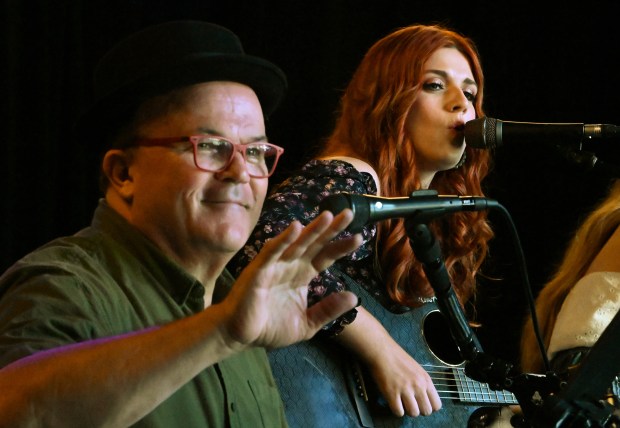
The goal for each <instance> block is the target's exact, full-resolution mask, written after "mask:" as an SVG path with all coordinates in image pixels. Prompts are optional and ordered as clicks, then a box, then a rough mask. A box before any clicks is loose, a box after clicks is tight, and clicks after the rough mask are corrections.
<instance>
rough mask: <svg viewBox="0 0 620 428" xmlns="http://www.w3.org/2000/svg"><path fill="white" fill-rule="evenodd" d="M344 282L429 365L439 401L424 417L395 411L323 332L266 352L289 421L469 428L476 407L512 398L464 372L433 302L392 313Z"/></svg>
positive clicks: (318, 426)
mask: <svg viewBox="0 0 620 428" xmlns="http://www.w3.org/2000/svg"><path fill="white" fill-rule="evenodd" d="M349 288H350V289H351V291H353V292H355V293H356V294H357V295H358V296H360V297H361V298H362V305H363V306H364V307H365V308H366V309H367V310H368V311H369V312H370V313H372V314H373V315H374V316H375V317H376V318H377V319H378V320H379V321H381V322H382V323H383V325H384V326H385V327H386V329H387V330H388V331H389V332H390V334H391V335H392V337H393V338H394V339H395V340H396V341H397V342H398V343H399V344H400V345H401V346H402V347H403V349H405V350H406V351H407V352H408V353H409V354H410V355H411V356H412V357H413V358H414V359H415V360H416V361H417V362H418V363H419V364H420V365H422V366H423V367H424V368H425V369H426V370H427V372H428V373H429V374H430V376H431V378H432V379H433V383H434V384H435V387H436V388H437V391H438V393H439V395H440V397H441V400H442V404H443V406H442V408H441V410H439V411H437V412H434V413H433V414H432V415H430V416H419V417H417V418H412V417H408V416H405V417H402V418H399V417H397V416H394V415H393V414H392V413H391V411H390V410H389V408H388V407H387V404H386V403H385V400H384V399H383V398H382V397H381V395H380V394H379V392H378V391H377V388H376V387H375V385H374V384H373V381H372V378H371V377H370V375H369V374H367V373H366V372H365V370H364V369H363V368H362V367H361V365H360V364H358V362H357V361H356V360H355V358H354V357H353V356H352V355H351V353H350V352H349V351H347V350H345V349H344V348H342V347H340V346H338V345H337V344H336V343H335V342H333V341H330V340H329V339H319V338H314V339H312V340H310V341H307V342H300V343H298V344H295V345H291V346H288V347H286V348H280V349H277V350H273V351H270V352H269V359H270V362H271V366H272V369H273V373H274V376H275V379H276V383H277V385H278V387H279V389H280V393H281V396H282V399H283V401H284V406H285V411H286V415H287V420H288V422H289V425H290V427H291V428H310V427H312V428H322V427H326V428H331V427H336V428H348V427H367V428H370V427H377V428H400V427H423V428H424V427H441V428H444V427H467V426H468V423H469V421H470V417H471V416H472V413H473V412H474V411H476V410H477V409H479V408H480V409H481V410H482V408H481V406H485V407H487V406H496V407H498V406H505V405H509V404H518V403H517V399H516V397H515V396H514V395H513V394H512V393H510V392H508V391H497V390H492V389H490V388H489V386H488V385H487V384H483V383H480V382H477V381H475V380H473V379H470V378H468V377H467V376H466V375H465V369H464V361H463V360H462V358H461V357H460V355H459V352H458V348H457V347H456V345H455V344H454V342H453V341H452V337H451V335H450V331H449V327H448V324H447V322H446V320H445V319H444V316H443V315H442V314H441V312H440V311H439V310H438V308H437V305H436V304H435V303H433V302H431V303H427V304H425V305H424V306H422V307H420V308H417V309H413V310H410V311H407V312H405V313H402V314H396V313H393V312H390V311H389V310H387V309H386V308H384V307H383V306H382V305H381V304H380V303H379V302H378V301H377V300H376V299H375V298H373V297H372V296H371V295H370V293H368V292H367V291H366V290H365V289H363V288H362V287H361V286H359V285H358V284H351V283H349Z"/></svg>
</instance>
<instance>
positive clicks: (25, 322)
mask: <svg viewBox="0 0 620 428" xmlns="http://www.w3.org/2000/svg"><path fill="white" fill-rule="evenodd" d="M231 283H232V277H231V276H230V274H228V272H224V273H223V274H222V276H221V277H220V278H219V280H218V285H217V287H216V295H215V296H214V301H218V300H219V299H221V298H222V297H223V296H224V295H225V294H226V292H227V290H228V288H229V286H230V284H231ZM203 295H204V287H203V286H202V284H200V282H198V281H197V280H196V279H195V278H194V277H192V276H190V275H189V274H188V273H187V272H185V271H184V270H183V269H182V268H181V267H180V266H178V265H177V264H176V263H174V262H173V261H171V260H170V259H168V258H166V257H165V256H164V255H163V254H162V253H161V252H160V251H159V250H158V249H157V248H156V247H155V246H154V245H153V244H152V243H151V242H150V241H149V240H148V239H146V237H145V236H144V235H142V234H141V233H140V232H139V231H138V230H136V229H135V228H134V227H133V226H131V225H130V224H129V223H127V222H126V221H125V220H124V219H123V218H122V217H121V216H120V215H118V214H117V213H116V212H115V211H114V210H112V209H111V208H110V207H108V206H107V204H106V203H105V202H104V201H100V203H99V206H98V207H97V209H96V211H95V214H94V217H93V221H92V224H91V226H90V227H88V228H86V229H84V230H82V231H80V232H78V233H77V234H75V235H73V236H70V237H63V238H59V239H56V240H54V241H52V242H50V243H48V244H46V245H44V246H43V247H41V248H39V249H37V250H35V251H34V252H32V253H30V254H29V255H27V256H26V257H24V258H23V259H21V260H19V261H18V262H17V263H16V264H15V265H13V266H12V267H11V268H9V269H8V270H7V271H6V272H5V273H4V275H2V277H0V367H3V366H5V365H7V364H9V363H11V362H12V361H15V360H18V359H20V358H22V357H24V356H27V355H31V354H34V353H36V352H38V351H40V350H43V349H50V348H54V347H58V346H62V345H67V344H71V343H76V342H82V341H85V340H90V339H96V338H102V337H107V336H113V335H118V334H122V333H127V332H132V331H137V330H141V329H144V328H146V327H150V326H153V325H162V324H166V323H168V322H171V321H174V320H178V319H180V318H183V317H187V316H189V315H192V314H195V313H197V312H200V311H201V310H202V309H203V307H204V301H203ZM161 346H166V344H165V343H162V344H161ZM138 357H139V358H145V357H148V356H144V355H140V356H138ZM101 364H102V365H105V361H101ZM92 369H93V372H95V371H97V370H98V368H97V367H93V368H92ZM85 381H86V382H88V380H87V379H85ZM6 393H7V391H3V394H6ZM75 402H76V405H79V397H76V400H75ZM134 426H135V427H147V426H148V427H150V428H158V427H161V428H171V427H183V428H192V427H201V428H204V427H222V428H224V427H244V428H245V427H249V426H251V427H260V426H264V427H285V426H286V421H285V417H284V408H283V405H282V400H281V398H280V395H279V393H278V390H277V387H276V384H275V382H274V379H273V376H272V373H271V369H270V367H269V362H268V359H267V355H266V352H265V350H264V349H251V350H248V351H245V352H242V353H239V354H237V355H234V356H231V357H229V358H227V359H225V360H223V361H221V362H219V363H217V364H215V365H213V366H211V367H208V368H207V369H205V370H204V371H202V372H201V373H200V374H198V375H197V376H196V377H195V378H194V379H193V380H192V381H190V382H189V383H187V384H186V385H184V386H183V387H182V388H180V389H179V390H177V391H176V392H175V393H174V394H173V395H171V396H170V397H169V398H168V399H167V400H165V401H164V402H163V403H161V404H160V405H159V406H158V407H157V408H156V409H155V410H154V411H153V412H151V413H150V414H148V415H147V416H145V417H144V418H143V419H142V420H141V421H139V422H138V423H137V424H135V425H134Z"/></svg>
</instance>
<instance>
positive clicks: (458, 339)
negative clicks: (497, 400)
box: [405, 211, 620, 428]
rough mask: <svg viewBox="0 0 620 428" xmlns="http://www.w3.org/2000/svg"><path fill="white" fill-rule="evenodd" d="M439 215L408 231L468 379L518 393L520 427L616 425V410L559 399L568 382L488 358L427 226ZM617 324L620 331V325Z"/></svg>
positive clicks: (420, 216)
mask: <svg viewBox="0 0 620 428" xmlns="http://www.w3.org/2000/svg"><path fill="white" fill-rule="evenodd" d="M436 215H437V213H433V212H429V211H425V212H424V211H420V212H418V213H416V214H414V215H412V216H410V217H408V218H407V219H406V220H405V228H406V230H407V235H408V237H409V242H410V244H411V248H412V249H413V252H414V254H415V255H416V257H417V259H418V260H419V261H420V262H421V263H422V265H423V268H424V272H425V274H426V277H427V278H428V280H429V282H430V284H431V286H432V288H433V290H434V291H435V296H436V298H437V306H438V307H439V310H440V312H441V313H442V315H444V317H445V318H446V320H447V322H448V324H449V327H450V333H451V335H452V338H453V340H454V342H455V343H456V345H457V347H458V349H459V352H460V354H461V357H463V359H464V360H465V374H466V375H467V376H468V377H470V378H471V379H474V380H477V381H479V382H483V383H487V384H488V385H489V387H490V388H491V389H494V390H507V391H510V392H512V393H513V394H514V395H515V397H516V398H517V401H518V402H519V405H520V407H521V411H522V412H523V415H524V416H525V421H523V423H526V424H527V423H528V422H529V423H530V424H532V425H517V426H532V427H540V428H547V427H550V426H553V427H567V428H568V427H572V428H577V427H604V426H605V425H604V424H605V423H606V422H608V421H609V419H610V415H611V413H612V412H613V408H610V407H606V406H605V405H604V404H602V403H600V402H598V401H596V402H595V403H592V402H590V401H589V400H586V401H580V400H574V399H571V400H570V403H567V402H566V401H567V400H563V399H562V395H561V394H560V395H559V396H558V397H556V395H555V394H557V393H558V392H560V390H561V389H562V388H563V387H564V386H565V382H564V381H563V380H562V379H560V377H559V376H557V375H556V374H555V373H553V372H549V373H547V374H545V375H536V374H524V373H517V372H516V371H515V369H514V366H513V365H512V364H510V363H508V362H505V361H501V360H500V359H497V358H494V357H492V356H489V355H487V354H485V353H484V351H483V349H482V346H481V345H480V342H479V341H478V338H477V337H476V335H475V334H474V332H473V331H472V329H471V327H470V326H469V323H468V322H467V318H466V317H465V314H464V312H463V309H462V307H461V304H460V303H459V301H458V298H457V297H456V293H455V292H454V288H453V287H452V284H451V281H450V277H449V275H448V272H447V270H446V267H445V264H444V261H443V257H442V253H441V249H440V247H439V243H438V242H437V240H436V239H435V236H434V235H433V234H432V232H431V230H430V229H429V228H428V226H427V225H426V224H425V223H426V221H428V220H430V219H432V218H433V217H435V216H436ZM616 318H618V317H616ZM616 324H619V325H620V320H619V321H618V322H616ZM608 336H611V334H608ZM616 337H617V335H616ZM613 343H614V346H616V348H615V349H618V345H615V343H620V342H618V341H617V340H615V341H613ZM616 361H617V360H616ZM606 381H607V382H608V384H609V383H611V380H607V379H606ZM573 389H574V388H573ZM569 390H570V388H569ZM569 392H570V391H569ZM548 398H549V400H547V399H548ZM570 398H574V397H570ZM597 421H598V422H597ZM565 422H569V423H570V425H566V424H564V425H562V424H563V423H565ZM576 423H583V425H576ZM597 423H598V424H597Z"/></svg>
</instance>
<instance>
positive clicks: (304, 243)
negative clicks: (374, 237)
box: [283, 209, 353, 259]
mask: <svg viewBox="0 0 620 428" xmlns="http://www.w3.org/2000/svg"><path fill="white" fill-rule="evenodd" d="M352 220H353V212H352V211H351V210H350V209H345V210H343V211H342V212H341V213H339V214H338V215H337V216H335V217H334V215H333V214H332V213H331V212H329V211H323V212H322V213H321V214H319V216H318V217H316V218H315V219H314V220H313V221H312V222H311V223H310V224H309V225H308V226H306V228H305V229H304V231H303V232H302V234H301V235H300V237H299V238H298V239H297V241H296V242H295V244H293V245H291V246H290V248H288V249H287V250H286V251H285V253H284V255H283V257H284V258H288V259H296V258H299V257H305V258H307V259H313V258H314V257H315V256H316V255H317V254H318V253H319V252H321V251H323V250H324V248H325V246H326V245H327V244H329V243H330V242H331V241H332V240H333V239H334V238H335V237H336V236H338V235H339V234H340V233H341V232H342V231H343V230H345V229H346V227H347V226H348V225H349V224H350V223H351V221H352Z"/></svg>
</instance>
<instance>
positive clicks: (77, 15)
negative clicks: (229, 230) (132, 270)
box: [0, 0, 620, 359]
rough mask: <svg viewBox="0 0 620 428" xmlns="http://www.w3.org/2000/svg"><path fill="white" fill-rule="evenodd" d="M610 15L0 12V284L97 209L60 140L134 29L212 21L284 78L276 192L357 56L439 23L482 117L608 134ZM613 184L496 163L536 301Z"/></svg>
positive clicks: (127, 0) (579, 171) (510, 311)
mask: <svg viewBox="0 0 620 428" xmlns="http://www.w3.org/2000/svg"><path fill="white" fill-rule="evenodd" d="M616 3H617V2H615V1H608V2H600V1H589V2H586V3H584V5H582V6H579V7H574V8H571V7H568V6H567V5H566V3H565V2H558V3H557V7H554V6H552V4H551V3H549V2H542V1H541V2H536V3H530V2H515V3H510V2H503V1H496V0H488V1H470V2H465V1H442V2H436V1H428V0H426V1H412V0H406V1H405V0H403V1H390V0H383V1H375V2H360V1H353V0H351V1H343V0H331V1H330V0H325V1H316V0H315V1H305V2H302V1H268V0H264V1H260V0H256V1H234V0H231V1H209V0H193V1H179V0H177V1H163V0H106V1H101V0H83V1H78V0H76V1H69V0H5V1H4V3H3V9H4V10H2V13H1V18H2V21H3V22H2V24H3V25H2V27H1V28H2V29H1V31H2V39H1V42H2V47H3V48H4V54H3V55H2V58H3V61H4V64H3V66H2V70H3V71H4V72H5V79H3V81H4V82H6V86H7V87H6V90H5V91H4V92H3V96H2V102H3V105H4V108H3V115H2V117H3V119H4V125H3V126H2V138H3V144H1V148H0V150H1V155H0V177H1V180H2V186H1V188H2V190H3V195H2V197H1V198H0V203H1V204H2V205H1V207H0V213H1V214H0V215H1V219H2V226H1V228H0V271H4V270H5V269H6V268H7V267H8V266H10V265H11V264H12V263H13V262H15V261H16V260H17V259H18V258H19V257H21V256H22V255H24V254H25V253H26V252H28V251H30V250H32V249H34V248H35V247H37V246H39V245H41V244H43V243H44V242H46V241H48V240H50V239H51V238H53V237H56V236H59V235H65V234H71V233H73V232H75V231H76V230H78V229H80V228H82V227H85V226H87V225H88V224H89V222H90V217H91V214H92V210H93V208H94V207H95V205H96V202H97V199H98V197H99V193H98V190H97V186H96V181H97V173H98V165H97V159H96V157H95V156H93V148H92V146H91V145H90V143H89V142H90V139H91V138H90V137H91V136H90V135H80V136H79V139H77V141H74V140H72V139H71V138H70V128H71V125H72V122H73V120H74V119H75V117H76V116H77V114H78V113H79V112H80V111H82V110H83V109H84V108H86V107H87V106H88V104H89V103H90V102H91V100H92V98H91V80H90V79H91V73H92V71H93V67H94V64H95V63H96V61H97V59H98V58H99V57H100V56H101V55H102V54H103V53H104V52H105V51H106V50H107V49H108V48H109V47H110V46H111V45H112V44H114V42H116V41H117V40H118V39H120V38H121V37H124V36H125V35H127V34H129V33H131V32H133V31H135V30H138V29H140V28H142V27H145V26H147V25H150V24H154V23H158V22H162V21H167V20H172V19H200V20H209V21H213V22H216V23H220V24H222V25H224V26H227V27H229V28H230V29H232V30H233V31H235V32H236V33H237V34H238V35H239V36H240V38H241V39H242V41H243V43H244V45H245V48H246V51H247V52H248V53H251V54H255V55H259V56H264V57H266V58H268V59H270V60H272V61H273V62H275V63H277V64H278V65H280V66H281V67H282V68H283V69H284V71H285V72H286V74H287V75H288V78H289V82H290V91H289V92H288V96H287V98H286V100H285V102H284V105H283V106H282V108H280V110H279V111H278V112H277V113H276V114H275V115H274V116H273V117H272V118H271V120H270V122H269V124H268V126H269V128H268V130H269V133H270V137H271V139H272V141H274V142H275V143H277V144H280V145H282V146H284V147H285V148H286V153H285V154H284V159H283V161H282V163H281V164H280V166H279V172H278V175H276V176H275V177H274V180H273V181H277V180H278V179H279V178H281V177H282V176H283V175H285V174H287V173H288V172H289V171H290V170H291V169H293V168H295V167H297V166H299V164H300V163H301V162H302V161H303V160H304V159H305V158H306V157H307V156H309V155H310V154H311V150H312V148H313V147H314V146H315V144H316V143H317V142H319V141H320V140H321V139H322V138H324V137H325V136H326V135H327V134H328V132H329V131H330V129H331V126H332V123H333V117H334V111H335V110H336V107H337V102H338V98H339V95H340V93H341V90H342V89H343V88H344V86H345V84H346V82H347V81H348V79H349V77H350V76H351V74H352V72H353V70H354V69H355V67H356V66H357V64H358V62H359V61H360V59H361V57H362V55H363V53H364V52H365V51H366V50H367V49H368V48H369V47H370V45H371V44H372V43H373V42H374V41H376V40H377V39H379V38H380V37H382V36H384V35H386V34H387V33H388V32H390V31H392V30H394V29H395V28H397V27H399V26H404V25H408V24H412V23H433V22H442V23H446V24H448V25H450V26H452V27H454V28H455V29H457V30H459V31H461V32H463V33H465V34H466V35H468V36H470V37H472V38H473V39H474V40H475V41H476V42H477V44H478V47H479V50H480V53H481V56H482V61H483V66H484V68H485V74H486V81H487V85H486V88H485V100H486V101H485V106H486V112H487V115H488V116H490V117H494V118H498V119H502V120H511V121H531V122H582V123H611V124H620V102H618V100H619V99H620V87H619V86H618V77H619V75H618V68H617V64H618V55H619V51H620V50H619V49H618V47H619V45H620V35H619V33H618V30H617V28H618V25H617V23H618V8H617V6H615V4H616ZM360 126H363V124H360ZM99 131H100V130H98V129H92V130H90V132H91V133H92V134H93V135H94V134H96V133H97V132H99ZM616 144H619V143H618V142H616ZM586 148H587V149H588V150H591V151H593V152H594V153H595V154H596V155H597V156H598V157H599V158H600V159H601V160H602V161H604V162H605V163H607V164H611V165H614V164H618V163H620V158H619V156H618V152H619V150H618V148H617V146H614V145H613V144H611V143H599V144H596V145H592V146H589V147H586ZM615 176H616V174H615V171H613V170H612V171H611V172H609V171H608V170H606V169H604V168H599V167H596V166H595V167H594V168H586V167H582V166H580V165H578V164H575V163H574V162H572V161H569V160H568V159H567V157H566V156H565V155H562V154H561V153H560V152H559V151H557V150H556V149H555V147H552V146H547V145H536V146H533V145H531V144H530V145H528V144H527V143H523V144H519V145H513V146H506V147H502V148H501V149H499V150H497V152H496V166H495V169H494V171H493V173H492V176H491V177H490V180H489V181H488V188H487V190H488V192H487V193H488V195H489V196H490V197H493V198H495V199H497V200H499V201H500V202H501V203H502V204H503V205H504V206H505V207H506V208H507V209H508V211H509V212H510V214H511V216H512V219H513V221H514V222H515V225H516V227H517V230H518V232H519V236H520V239H521V244H522V248H523V251H524V254H525V257H526V260H527V264H528V265H527V268H528V272H529V276H530V281H531V283H532V286H533V287H534V290H535V293H536V291H537V290H538V289H539V287H540V284H541V283H542V282H543V281H544V280H545V279H546V278H547V276H548V274H549V272H550V271H551V269H552V268H553V266H554V263H556V262H557V260H558V259H559V257H560V256H561V253H562V250H563V248H564V245H565V244H566V241H567V240H568V238H569V237H570V236H571V232H572V230H573V229H574V227H575V225H576V224H577V222H578V220H579V218H580V217H581V216H582V215H583V214H584V213H585V212H587V211H588V210H589V209H590V207H591V206H592V204H593V203H594V202H596V201H597V200H598V199H599V198H600V197H602V195H603V194H604V192H605V190H606V187H607V185H608V183H609V181H610V180H611V179H612V178H613V177H615ZM403 196H404V195H403ZM491 217H492V219H493V221H494V223H495V225H496V231H497V237H496V239H495V240H494V241H493V243H492V244H493V245H492V253H491V259H490V261H491V262H492V263H490V264H489V267H488V271H489V273H492V274H493V275H495V276H498V277H500V278H504V279H503V280H501V281H497V282H488V281H483V283H482V285H481V288H480V290H481V297H480V301H479V317H480V319H481V321H482V322H483V327H482V328H481V329H480V336H481V339H482V340H483V344H485V347H486V350H487V351H488V352H493V353H496V354H497V355H498V356H500V357H503V358H507V359H514V358H515V357H516V349H517V348H516V340H517V337H518V330H519V325H520V322H521V317H522V316H523V313H524V310H525V305H524V292H523V289H522V287H523V281H522V280H521V278H520V277H519V276H518V275H516V272H517V267H518V266H517V260H516V257H515V254H516V253H515V251H514V248H513V245H514V241H513V239H512V237H511V235H510V233H509V229H508V228H507V226H506V222H505V220H504V218H503V217H502V216H499V215H496V214H494V213H492V214H491Z"/></svg>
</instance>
